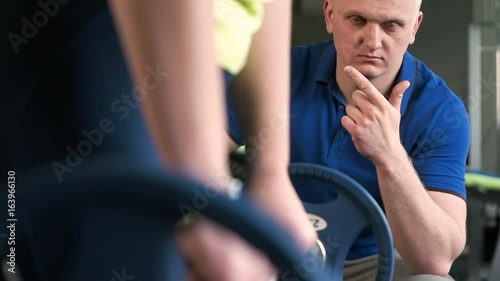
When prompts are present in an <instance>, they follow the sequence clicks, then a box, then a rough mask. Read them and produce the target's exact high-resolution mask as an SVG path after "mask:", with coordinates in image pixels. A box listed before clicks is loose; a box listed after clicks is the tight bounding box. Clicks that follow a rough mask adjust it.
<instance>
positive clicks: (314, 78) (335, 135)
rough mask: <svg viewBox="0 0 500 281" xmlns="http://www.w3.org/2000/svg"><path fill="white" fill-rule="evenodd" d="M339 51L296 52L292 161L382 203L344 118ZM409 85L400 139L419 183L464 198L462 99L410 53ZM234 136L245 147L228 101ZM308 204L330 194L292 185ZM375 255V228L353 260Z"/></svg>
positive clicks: (403, 74)
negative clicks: (350, 182) (320, 169)
mask: <svg viewBox="0 0 500 281" xmlns="http://www.w3.org/2000/svg"><path fill="white" fill-rule="evenodd" d="M335 65H336V51H335V48H334V45H333V42H332V41H326V42H321V43H318V44H313V45H308V46H296V47H293V49H292V73H291V108H290V114H291V115H290V118H291V119H290V126H291V162H308V163H315V164H320V165H324V166H327V167H330V168H333V169H335V170H339V171H341V172H343V173H345V174H346V175H348V176H350V177H352V178H353V179H355V180H356V181H358V182H359V183H360V184H361V185H362V186H363V187H364V188H365V189H366V190H367V191H368V192H369V193H370V194H371V195H372V196H373V197H374V198H375V200H376V201H377V202H378V203H379V204H380V205H381V207H382V208H383V203H382V199H381V195H380V191H379V185H378V181H377V174H376V171H375V166H374V165H373V163H372V162H371V161H369V160H368V159H366V158H365V157H363V156H362V155H361V154H359V153H358V151H357V150H356V148H355V147H354V144H353V142H352V139H351V136H350V134H349V132H347V130H346V129H345V128H343V127H342V125H341V123H340V119H341V118H342V116H344V114H345V107H346V103H345V101H344V99H343V97H342V95H341V93H340V91H339V88H338V85H337V82H336V80H335V78H334V73H335ZM403 80H408V81H410V83H411V85H410V87H409V88H408V89H407V90H406V92H405V94H404V95H403V100H402V104H401V116H402V119H401V125H400V137H401V142H402V144H403V146H404V147H405V149H406V151H407V153H408V155H409V156H410V157H411V159H412V162H413V165H414V167H415V170H416V171H417V173H418V175H419V177H420V180H421V181H422V183H423V185H424V186H425V187H426V189H428V190H432V191H440V192H447V193H450V194H453V195H456V196H458V197H460V198H463V199H465V196H466V193H465V179H464V173H465V161H466V157H467V153H468V148H469V120H468V116H467V112H466V110H465V107H464V104H463V102H462V101H461V100H460V99H459V98H458V97H457V96H456V95H455V94H454V93H453V92H452V91H451V90H450V89H449V88H448V87H447V86H446V84H445V82H444V81H443V80H442V79H441V78H440V77H438V76H437V75H436V74H435V73H433V72H432V71H431V70H430V69H429V68H427V66H426V65H425V64H424V63H423V62H422V61H420V60H418V59H416V58H414V57H413V56H412V55H411V54H410V53H408V52H406V53H405V55H404V58H403V63H402V67H401V69H400V72H399V74H398V77H397V82H400V81H403ZM228 114H229V131H230V135H231V137H232V138H233V140H235V141H237V142H238V143H240V144H242V143H243V140H244V138H243V136H242V134H241V133H240V131H239V129H238V124H237V121H236V115H235V112H234V110H233V107H232V105H231V100H230V99H229V100H228ZM294 186H295V188H296V190H297V192H298V194H299V195H300V197H301V199H302V200H303V201H307V202H327V201H328V200H329V199H330V198H331V197H332V196H333V195H332V194H330V193H329V192H328V189H327V188H325V187H324V186H322V185H319V184H316V185H315V184H314V182H311V181H310V180H309V181H308V182H294ZM376 252H377V249H376V246H375V239H374V237H373V234H372V233H371V231H368V232H366V233H363V234H362V235H361V237H360V238H358V239H357V241H356V242H355V244H354V246H353V247H352V249H351V251H350V253H349V255H348V259H349V260H352V259H357V258H361V257H365V256H368V255H371V254H375V253H376Z"/></svg>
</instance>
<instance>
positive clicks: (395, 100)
mask: <svg viewBox="0 0 500 281" xmlns="http://www.w3.org/2000/svg"><path fill="white" fill-rule="evenodd" d="M408 87H410V82H409V81H406V80H405V81H402V82H399V83H398V84H397V85H396V86H394V88H393V89H392V93H391V96H390V97H389V102H390V103H391V104H392V106H394V108H396V109H397V110H399V109H400V108H401V101H402V100H403V94H404V92H405V91H406V89H408Z"/></svg>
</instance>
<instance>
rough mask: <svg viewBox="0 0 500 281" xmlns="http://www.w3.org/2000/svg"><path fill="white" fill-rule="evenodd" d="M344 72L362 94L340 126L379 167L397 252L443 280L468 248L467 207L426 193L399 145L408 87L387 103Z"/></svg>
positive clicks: (362, 81) (355, 97)
mask: <svg viewBox="0 0 500 281" xmlns="http://www.w3.org/2000/svg"><path fill="white" fill-rule="evenodd" d="M344 71H345V72H346V74H347V76H349V77H350V78H351V79H352V80H353V81H354V82H355V84H356V85H357V87H358V88H359V90H357V91H354V92H353V94H352V103H351V104H350V105H348V106H347V108H346V113H347V115H346V116H344V117H343V118H342V125H343V126H344V127H345V128H346V130H348V131H349V133H350V134H351V136H352V138H353V141H354V144H355V146H356V149H357V150H358V151H359V152H360V153H361V154H362V155H364V156H365V157H367V158H368V159H370V160H371V161H372V162H373V163H374V164H375V168H376V170H377V176H378V181H379V186H380V192H381V195H382V200H383V201H384V206H385V210H386V215H387V219H388V221H389V225H390V227H391V230H392V233H393V236H394V243H395V245H396V248H397V249H398V251H399V253H400V255H401V257H402V258H403V259H404V260H405V261H406V262H408V264H409V265H410V266H411V267H412V269H413V270H414V271H415V272H416V273H417V274H433V275H439V276H445V275H447V274H448V272H449V270H450V267H451V265H452V263H453V261H454V260H455V259H456V258H457V257H458V256H459V254H460V253H461V252H462V250H463V248H464V246H465V239H466V233H465V221H466V204H465V201H464V200H463V199H461V198H459V197H457V196H455V195H451V194H447V193H443V192H433V191H427V190H426V189H425V188H424V186H423V185H422V183H421V181H420V179H419V177H418V175H417V173H416V171H415V169H414V167H413V165H412V163H411V161H410V160H409V158H408V155H407V153H406V151H405V149H404V147H403V146H402V145H401V143H400V138H399V124H400V119H401V116H400V106H401V99H402V94H403V93H404V91H405V89H406V88H408V86H409V83H408V81H403V82H401V83H399V84H398V85H396V86H395V87H394V88H393V90H392V93H391V95H390V97H389V100H386V99H385V97H384V96H383V95H382V94H381V93H380V92H379V91H378V90H377V89H376V88H375V87H374V86H373V85H372V84H371V83H370V81H369V80H368V79H366V78H365V77H364V76H363V75H362V74H361V73H360V72H359V71H357V70H356V69H355V68H353V67H350V66H347V67H346V68H345V69H344Z"/></svg>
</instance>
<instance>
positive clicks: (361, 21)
mask: <svg viewBox="0 0 500 281" xmlns="http://www.w3.org/2000/svg"><path fill="white" fill-rule="evenodd" d="M350 20H351V22H352V23H353V24H354V25H363V24H364V23H365V19H363V18H361V17H351V18H350Z"/></svg>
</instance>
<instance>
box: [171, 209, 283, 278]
mask: <svg viewBox="0 0 500 281" xmlns="http://www.w3.org/2000/svg"><path fill="white" fill-rule="evenodd" d="M229 215H230V214H229ZM176 240H177V245H178V247H179V249H180V252H181V254H182V256H183V257H184V259H185V260H186V262H187V281H234V280H238V281H270V280H274V279H273V278H274V277H275V276H276V272H277V270H276V269H275V268H274V266H273V265H272V264H271V263H270V261H269V259H268V258H267V256H265V255H264V254H263V253H262V252H260V251H258V250H257V249H256V248H254V247H252V246H251V245H250V244H248V243H247V242H246V241H244V240H243V239H242V238H240V237H239V236H238V235H236V234H234V233H232V232H230V231H229V230H227V229H225V228H223V227H221V226H219V225H217V224H215V223H214V222H212V221H209V220H208V219H200V221H198V222H196V223H194V224H193V225H191V226H190V227H188V228H187V229H184V230H179V231H178V232H177V235H176Z"/></svg>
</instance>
